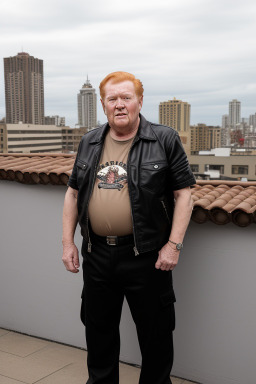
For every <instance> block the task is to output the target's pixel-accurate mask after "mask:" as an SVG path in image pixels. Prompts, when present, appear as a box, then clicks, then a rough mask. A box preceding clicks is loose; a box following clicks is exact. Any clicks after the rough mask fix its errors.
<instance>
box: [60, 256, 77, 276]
mask: <svg viewBox="0 0 256 384" xmlns="http://www.w3.org/2000/svg"><path fill="white" fill-rule="evenodd" d="M63 263H64V265H65V267H66V270H67V271H69V272H72V273H77V272H79V269H77V268H76V267H75V266H74V264H73V261H71V260H70V259H68V260H66V259H63Z"/></svg>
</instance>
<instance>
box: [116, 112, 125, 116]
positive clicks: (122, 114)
mask: <svg viewBox="0 0 256 384" xmlns="http://www.w3.org/2000/svg"><path fill="white" fill-rule="evenodd" d="M126 115H127V113H122V112H119V113H116V114H115V116H117V117H123V116H126Z"/></svg>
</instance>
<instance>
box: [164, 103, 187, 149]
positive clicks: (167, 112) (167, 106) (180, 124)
mask: <svg viewBox="0 0 256 384" xmlns="http://www.w3.org/2000/svg"><path fill="white" fill-rule="evenodd" d="M159 124H163V125H167V126H169V127H172V128H174V129H175V130H176V131H178V132H179V136H180V139H181V142H182V144H183V146H184V149H185V151H186V153H187V154H190V104H188V103H187V102H184V101H181V100H176V98H175V97H174V98H173V100H168V101H162V102H160V104H159Z"/></svg>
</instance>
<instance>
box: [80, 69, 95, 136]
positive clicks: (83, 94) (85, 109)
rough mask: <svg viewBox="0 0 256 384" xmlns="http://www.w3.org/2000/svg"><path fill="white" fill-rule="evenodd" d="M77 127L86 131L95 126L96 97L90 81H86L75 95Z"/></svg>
mask: <svg viewBox="0 0 256 384" xmlns="http://www.w3.org/2000/svg"><path fill="white" fill-rule="evenodd" d="M77 106H78V125H79V126H80V127H86V128H88V129H91V128H95V127H96V125H97V95H96V93H95V89H94V88H93V87H92V85H91V83H90V81H89V80H88V76H87V80H86V83H85V84H84V85H83V87H82V89H81V90H80V93H78V95H77Z"/></svg>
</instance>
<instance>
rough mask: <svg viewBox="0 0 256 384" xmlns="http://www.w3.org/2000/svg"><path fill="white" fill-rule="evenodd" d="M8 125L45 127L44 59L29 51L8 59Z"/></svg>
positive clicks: (6, 75) (6, 85) (6, 60)
mask: <svg viewBox="0 0 256 384" xmlns="http://www.w3.org/2000/svg"><path fill="white" fill-rule="evenodd" d="M4 80H5V106H6V123H7V124H17V123H19V122H23V123H25V124H44V71H43V60H40V59H36V58H34V57H33V56H30V55H29V54H28V53H26V52H20V53H18V54H17V55H16V56H13V57H6V58H4Z"/></svg>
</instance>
